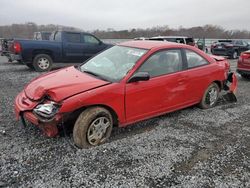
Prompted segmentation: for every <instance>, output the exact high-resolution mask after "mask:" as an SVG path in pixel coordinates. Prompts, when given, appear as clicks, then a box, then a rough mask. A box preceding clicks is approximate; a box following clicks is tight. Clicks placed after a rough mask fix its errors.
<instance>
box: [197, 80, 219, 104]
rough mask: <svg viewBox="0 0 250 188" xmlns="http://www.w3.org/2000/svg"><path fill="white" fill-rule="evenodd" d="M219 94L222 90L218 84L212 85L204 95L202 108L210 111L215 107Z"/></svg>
mask: <svg viewBox="0 0 250 188" xmlns="http://www.w3.org/2000/svg"><path fill="white" fill-rule="evenodd" d="M219 92H220V89H219V86H218V85H217V84H216V83H212V84H210V85H209V86H208V88H207V89H206V91H205V92H204V94H203V97H202V99H201V102H200V104H199V106H200V108H202V109H208V108H212V107H214V106H215V105H216V103H217V101H218V98H219Z"/></svg>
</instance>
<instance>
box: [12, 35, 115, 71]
mask: <svg viewBox="0 0 250 188" xmlns="http://www.w3.org/2000/svg"><path fill="white" fill-rule="evenodd" d="M111 46H112V45H110V44H105V43H103V42H102V41H101V40H99V39H98V38H96V37H95V36H93V35H91V34H89V33H84V32H70V31H55V32H53V33H52V34H51V37H50V40H27V39H14V40H13V41H12V44H11V45H10V47H9V48H10V56H11V57H13V59H21V60H22V61H23V63H24V64H26V65H27V66H28V67H30V68H31V69H35V70H36V71H38V72H44V71H49V70H50V69H51V68H52V65H53V63H58V62H62V63H81V62H83V61H85V60H86V59H89V58H90V57H92V56H93V55H95V54H97V53H99V52H100V51H102V50H105V49H107V48H109V47H111Z"/></svg>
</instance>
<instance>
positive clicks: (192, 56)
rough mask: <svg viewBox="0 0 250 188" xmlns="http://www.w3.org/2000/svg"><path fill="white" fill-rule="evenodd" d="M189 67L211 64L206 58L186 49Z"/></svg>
mask: <svg viewBox="0 0 250 188" xmlns="http://www.w3.org/2000/svg"><path fill="white" fill-rule="evenodd" d="M185 53H186V57H187V66H188V69H190V68H195V67H200V66H204V65H207V64H209V63H208V61H207V60H206V59H204V58H203V57H202V56H200V55H199V54H197V53H196V52H194V51H191V50H185Z"/></svg>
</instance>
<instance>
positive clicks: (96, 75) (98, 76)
mask: <svg viewBox="0 0 250 188" xmlns="http://www.w3.org/2000/svg"><path fill="white" fill-rule="evenodd" d="M83 72H85V73H87V74H90V75H93V76H95V77H97V78H100V79H101V80H104V81H108V82H110V80H109V79H107V78H104V77H103V76H101V75H99V74H96V73H94V72H92V71H89V70H86V69H85V70H83Z"/></svg>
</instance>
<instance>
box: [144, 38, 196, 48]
mask: <svg viewBox="0 0 250 188" xmlns="http://www.w3.org/2000/svg"><path fill="white" fill-rule="evenodd" d="M147 40H156V41H169V42H176V43H181V44H187V45H190V46H195V41H194V39H193V37H186V36H158V37H151V38H148V39H147Z"/></svg>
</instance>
